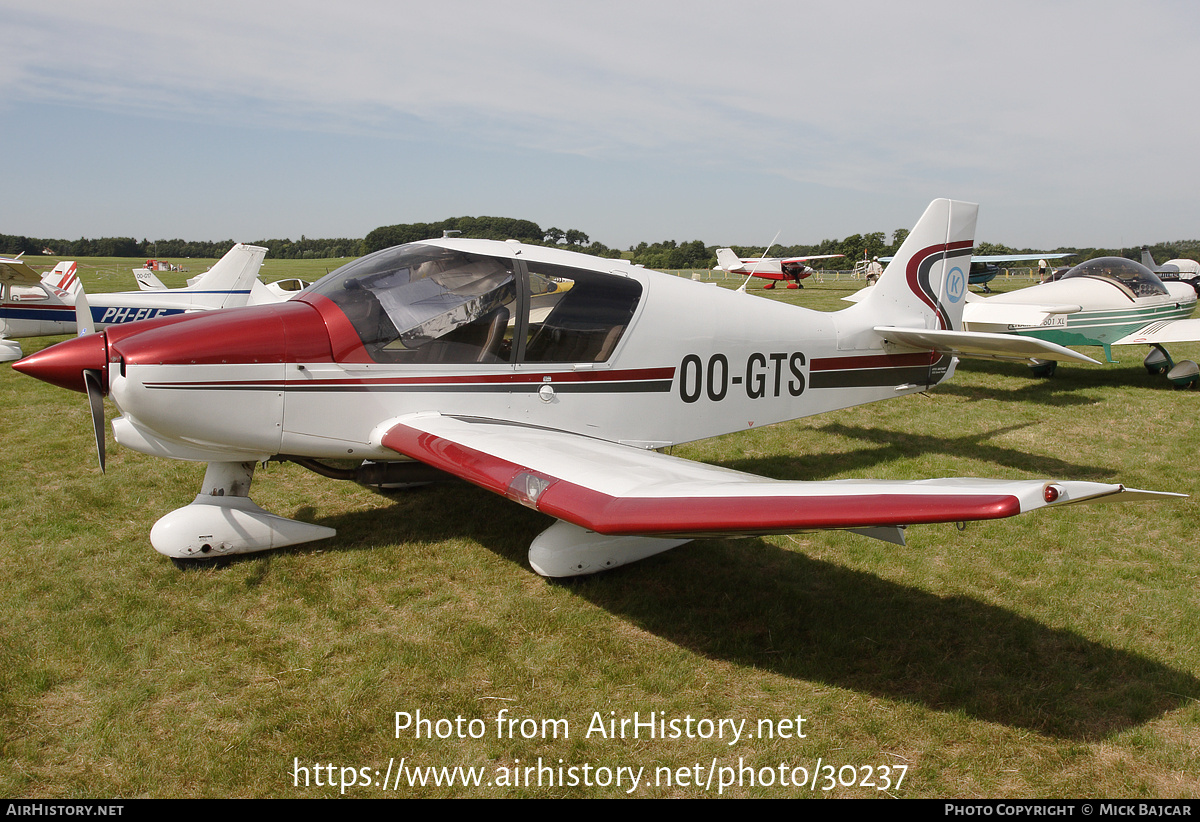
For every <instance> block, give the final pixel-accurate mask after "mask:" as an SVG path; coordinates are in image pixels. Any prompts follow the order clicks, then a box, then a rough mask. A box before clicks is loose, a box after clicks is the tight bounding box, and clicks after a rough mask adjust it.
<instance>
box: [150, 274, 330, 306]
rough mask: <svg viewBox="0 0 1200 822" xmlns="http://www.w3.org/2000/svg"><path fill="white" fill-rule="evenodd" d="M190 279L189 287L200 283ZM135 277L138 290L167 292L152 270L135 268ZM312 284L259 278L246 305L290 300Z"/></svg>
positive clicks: (197, 279)
mask: <svg viewBox="0 0 1200 822" xmlns="http://www.w3.org/2000/svg"><path fill="white" fill-rule="evenodd" d="M203 276H204V275H203V274H201V275H200V276H199V277H192V278H190V279H189V280H188V281H187V283H188V285H195V284H196V283H197V282H199V281H200V277H203ZM133 277H134V279H135V280H137V284H138V288H139V289H140V290H142V291H167V290H169V289H168V288H167V286H166V285H165V284H164V283H163V281H162V280H160V279H159V278H158V277H157V276H156V275H155V273H154V270H153V269H150V268H135V269H134V270H133ZM310 285H312V283H310V282H307V281H305V280H301V279H300V278H299V277H289V278H286V279H282V280H274V281H272V282H269V283H264V282H262V280H260V279H258V278H257V277H256V278H255V279H254V282H253V283H251V285H250V298H249V299H248V300H247V301H246V303H245V304H246V305H269V304H270V303H277V302H280V301H282V300H290V299H291V298H292V297H294V296H296V294H298V293H300V292H301V291H303V290H304V289H306V288H308V287H309V286H310Z"/></svg>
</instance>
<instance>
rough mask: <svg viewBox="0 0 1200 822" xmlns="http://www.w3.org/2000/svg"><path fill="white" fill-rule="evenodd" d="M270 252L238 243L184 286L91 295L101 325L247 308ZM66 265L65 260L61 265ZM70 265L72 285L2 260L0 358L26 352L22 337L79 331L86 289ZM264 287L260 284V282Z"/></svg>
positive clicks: (0, 276) (10, 357)
mask: <svg viewBox="0 0 1200 822" xmlns="http://www.w3.org/2000/svg"><path fill="white" fill-rule="evenodd" d="M266 253H267V250H266V249H265V248H260V247H259V246H253V245H242V244H240V243H239V244H238V245H235V246H234V247H233V248H231V249H230V250H229V251H228V252H227V253H226V254H225V256H224V257H222V258H221V259H220V260H218V261H217V262H216V264H214V265H213V267H212V268H211V269H209V270H208V271H207V272H205V273H204V274H202V275H200V276H199V277H197V278H196V279H195V280H194V281H193V283H192V284H191V285H188V286H187V287H185V288H172V289H167V288H163V289H161V290H157V289H156V290H151V291H145V290H143V291H121V292H116V293H108V294H94V295H92V296H91V297H90V298H89V299H88V304H89V306H90V309H91V314H92V319H93V321H94V323H95V325H96V326H97V327H99V328H102V327H104V326H108V325H119V324H121V323H132V322H136V321H138V320H145V319H149V318H152V317H169V316H173V315H175V314H184V313H188V312H192V311H207V310H210V309H214V308H229V307H232V306H243V305H246V304H247V301H248V300H249V299H250V296H251V291H252V289H253V287H254V284H255V283H256V282H258V269H259V268H260V267H261V266H262V261H263V257H264V255H266ZM62 265H63V264H62V263H60V267H61V266H62ZM67 265H70V266H71V272H72V276H71V278H70V285H69V286H68V287H65V288H64V287H63V286H62V285H55V284H54V283H53V282H48V281H47V279H48V278H49V279H50V280H53V279H54V276H55V272H57V271H59V268H57V267H56V268H55V271H54V272H51V273H50V274H48V275H46V277H45V278H39V277H38V276H37V273H36V272H34V271H33V269H31V268H30V267H29V266H28V265H26V264H25V263H23V262H21V261H20V260H0V361H8V360H15V359H17V358H18V357H20V356H21V344H20V343H19V342H17V339H18V338H21V337H44V336H48V335H51V334H71V333H74V332H75V331H76V324H75V301H76V295H78V294H79V293H80V292H81V291H82V287H81V286H80V284H79V279H78V277H75V276H74V265H75V264H74V263H68V264H67ZM258 284H259V286H260V287H262V284H261V283H258Z"/></svg>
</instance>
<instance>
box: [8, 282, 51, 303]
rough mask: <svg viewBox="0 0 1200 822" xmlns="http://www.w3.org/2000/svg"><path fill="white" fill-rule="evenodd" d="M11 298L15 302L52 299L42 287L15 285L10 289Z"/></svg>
mask: <svg viewBox="0 0 1200 822" xmlns="http://www.w3.org/2000/svg"><path fill="white" fill-rule="evenodd" d="M9 297H10V298H11V299H12V301H13V302H21V303H28V302H38V301H40V300H48V299H50V295H49V294H47V293H46V290H45V289H44V288H43V287H42V286H40V285H14V286H11V287H10V289H9Z"/></svg>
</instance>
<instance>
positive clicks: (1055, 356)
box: [875, 326, 1100, 365]
mask: <svg viewBox="0 0 1200 822" xmlns="http://www.w3.org/2000/svg"><path fill="white" fill-rule="evenodd" d="M875 331H877V332H878V333H879V334H881V335H882V336H883V338H884V339H885V340H887V341H888V342H891V343H895V344H896V345H904V346H908V347H910V348H918V349H921V350H923V351H929V350H930V349H932V350H934V351H938V352H941V353H942V354H950V355H952V356H955V357H971V358H977V359H989V360H1026V361H1031V360H1074V361H1076V362H1086V363H1091V364H1092V365H1100V363H1099V362H1098V361H1096V360H1093V359H1092V358H1091V357H1089V356H1087V355H1086V354H1080V353H1079V352H1077V351H1072V350H1071V349H1069V348H1066V347H1065V346H1061V345H1059V344H1058V343H1052V342H1047V341H1046V340H1039V339H1036V338H1034V337H1021V336H1018V335H1016V334H992V333H989V332H983V331H938V330H935V329H928V328H894V327H890V326H876V327H875Z"/></svg>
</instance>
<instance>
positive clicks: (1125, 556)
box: [0, 261, 1200, 797]
mask: <svg viewBox="0 0 1200 822" xmlns="http://www.w3.org/2000/svg"><path fill="white" fill-rule="evenodd" d="M86 262H87V263H88V264H89V265H90V264H92V263H93V261H86ZM126 262H127V261H120V266H121V269H117V268H116V267H115V264H113V267H112V270H113V272H114V274H113V275H112V277H111V278H110V279H111V281H112V283H113V284H115V285H116V286H117V287H119V288H131V287H132V277H131V276H129V275H127V274H126V275H119V273H117V272H118V271H119V270H123V269H124V268H126V267H128V266H127V265H126ZM273 262H274V261H269V262H268V271H267V278H268V279H274V278H276V277H284V276H303V277H306V278H307V279H315V278H316V277H317V276H319V275H320V274H321V273H323V269H324V267H326V266H328V265H330V262H329V261H305V262H303V263H297V264H289V263H287V262H286V261H278V265H277V266H274V269H273V270H272V263H273ZM305 266H309V268H305ZM198 270H203V269H202V268H199V266H198V265H197V264H196V263H195V262H193V264H192V271H191V272H189V274H191V275H194V274H195V273H196V272H197V271H198ZM83 271H84V277H85V281H86V282H87V284H88V287H89V288H90V289H92V290H112V289H111V288H105V286H106V285H108V282H107V281H105V280H102V279H101V278H100V277H99V276H98V272H99V271H100V269H99V268H89V267H85V268H84V269H83ZM122 276H124V280H123V281H122V280H121V277H122ZM181 279H182V278H180V280H181ZM169 284H172V285H177V284H178V282H170V283H169ZM852 288H853V285H851V284H849V283H846V282H845V281H843V282H841V283H826V284H815V285H810V286H809V287H808V288H806V289H804V290H803V291H794V292H779V293H777V294H776V295H774V296H772V299H787V300H789V301H795V302H798V303H803V304H813V305H816V306H818V307H821V308H827V309H828V308H835V307H837V304H838V298H839V297H841V296H844V294H845V293H848V291H849V290H850V289H852ZM49 342H50V341H49V340H36V341H26V345H25V348H26V351H27V352H30V351H32V350H34V349H36V348H39V347H41V346H42V345H44V344H48V343H49ZM1172 353H1173V354H1174V355H1176V357H1177V358H1178V357H1183V356H1188V357H1191V358H1193V359H1197V358H1200V346H1173V347H1172ZM1125 356H1126V358H1127V359H1128V360H1129V362H1127V363H1122V364H1121V365H1117V366H1112V365H1110V366H1105V367H1096V366H1091V367H1089V366H1076V365H1064V366H1062V367H1061V368H1060V370H1059V374H1058V376H1057V377H1055V378H1054V379H1053V380H1050V381H1044V380H1037V379H1034V378H1032V377H1031V376H1029V374H1028V372H1027V369H1026V368H1025V367H1024V366H1021V365H1007V364H991V363H982V364H980V363H967V364H964V365H961V366H960V368H959V372H958V374H956V376H955V378H954V380H952V381H951V382H950V383H949V384H948V385H945V386H943V387H941V388H939V389H937V390H936V391H934V392H931V393H930V394H928V395H917V396H910V397H905V398H902V399H897V400H894V401H892V402H887V403H879V404H876V405H873V406H866V407H862V408H856V409H849V410H847V411H842V412H836V413H833V414H827V415H823V416H820V417H814V418H809V419H806V420H800V421H797V422H793V423H787V424H783V425H779V426H774V427H771V428H766V429H762V430H754V431H749V432H745V433H742V434H737V435H731V436H728V437H722V438H717V439H714V440H709V441H705V442H701V443H694V444H690V445H687V446H680V447H677V448H676V449H675V453H676V454H677V455H682V456H687V457H691V458H695V459H703V460H707V461H712V462H715V463H719V464H722V465H726V466H729V467H732V468H737V469H740V470H747V471H753V472H757V473H762V474H766V475H770V476H775V477H780V478H786V479H823V478H838V477H882V478H908V477H927V476H957V475H976V476H997V477H1014V478H1018V477H1041V476H1054V477H1063V478H1076V479H1088V480H1100V481H1121V482H1125V483H1126V484H1128V485H1131V486H1134V487H1143V488H1153V489H1159V490H1172V491H1181V492H1184V493H1190V494H1193V495H1195V494H1197V493H1200V480H1198V479H1197V478H1196V475H1195V471H1194V465H1195V463H1196V459H1195V457H1196V434H1197V431H1196V423H1195V418H1196V414H1195V405H1196V403H1197V402H1198V401H1200V398H1198V397H1197V394H1196V393H1195V392H1175V391H1172V390H1170V389H1169V388H1168V387H1167V386H1166V384H1165V382H1163V381H1162V380H1161V379H1159V378H1151V377H1149V376H1147V375H1146V374H1145V373H1144V371H1143V370H1142V369H1141V367H1140V365H1139V362H1140V357H1141V353H1140V352H1133V351H1130V352H1129V353H1128V354H1127V355H1125ZM0 407H3V409H4V411H5V418H6V420H7V421H6V423H5V427H4V444H5V453H6V459H5V461H4V463H3V468H2V471H3V480H4V485H3V487H4V489H5V490H4V493H3V495H0V512H2V514H3V522H4V524H5V526H6V527H5V529H4V532H3V534H0V576H2V578H3V579H4V580H5V584H4V586H3V592H4V593H3V596H2V597H0V638H2V640H0V735H2V737H3V746H4V747H3V756H2V758H0V794H2V795H4V796H6V797H15V796H37V797H79V796H104V797H108V796H112V797H136V796H299V797H308V796H333V795H337V794H338V793H339V790H338V789H337V788H330V787H316V786H315V785H310V786H309V787H304V786H303V785H301V786H299V787H297V786H295V785H294V784H293V782H294V779H293V775H292V773H293V763H294V761H295V759H297V758H298V759H299V761H300V763H301V764H302V765H306V766H310V767H311V766H312V765H314V764H316V763H318V762H319V763H332V764H334V765H335V766H336V767H337V768H340V767H342V766H346V767H355V768H364V767H367V768H369V769H376V768H377V769H379V770H380V772H381V773H382V772H383V771H385V770H386V768H387V767H388V763H389V761H390V760H393V761H394V764H398V763H399V761H400V759H401V758H402V757H404V758H406V763H407V764H408V765H409V766H413V765H421V766H424V765H433V766H443V765H444V766H451V767H453V766H456V765H463V766H473V767H484V768H486V769H487V776H486V778H485V782H486V780H487V779H493V778H494V776H495V772H496V769H497V768H499V767H502V766H503V767H512V766H526V765H531V764H536V763H537V760H538V758H539V757H541V758H542V759H543V760H544V761H545V762H547V763H550V764H553V765H555V766H557V765H558V764H559V760H562V764H563V766H564V767H567V766H572V765H574V766H582V765H583V764H585V763H591V764H592V766H593V767H596V766H608V767H614V768H615V767H616V766H618V765H620V766H631V767H634V768H637V767H644V768H645V769H646V771H645V775H644V777H643V782H644V781H645V779H647V778H652V777H653V776H654V771H655V768H657V767H665V766H670V768H671V769H672V770H673V771H674V769H678V768H689V769H694V767H695V765H696V764H697V763H700V764H701V765H702V766H703V767H705V768H707V767H708V766H710V765H711V764H712V763H713V762H714V761H715V762H716V764H717V765H718V766H726V767H734V768H736V767H737V766H738V765H739V762H741V763H743V764H746V765H751V766H753V767H754V768H755V769H756V770H757V769H759V768H774V769H775V773H776V774H777V773H778V766H779V764H780V763H788V764H789V766H791V767H796V766H804V767H807V768H809V769H810V771H811V770H812V769H813V768H814V767H815V766H816V764H817V762H818V759H819V760H820V761H821V763H823V764H830V763H832V764H834V765H836V766H838V767H840V766H843V765H853V766H857V767H858V768H859V769H860V772H861V769H862V768H863V767H864V766H877V765H884V764H887V765H891V766H896V765H906V766H908V771H907V774H906V776H905V779H904V781H903V783H902V784H901V786H900V788H899V789H895V788H894V787H893V788H892V790H890V791H887V792H881V791H878V790H876V789H874V788H870V787H846V786H841V785H839V786H835V787H834V788H833V789H832V790H824V789H823V788H825V787H827V783H826V781H825V780H824V779H822V780H821V781H820V784H819V786H818V788H817V789H816V790H813V789H811V788H797V787H792V786H787V787H784V786H780V785H779V784H778V783H776V784H774V785H771V786H768V787H763V786H758V785H755V786H749V785H745V784H743V785H741V786H734V787H732V788H728V789H726V791H725V794H724V795H732V796H827V795H832V796H875V795H880V794H881V793H886V794H887V795H894V796H901V797H929V796H949V795H953V796H960V797H970V796H988V797H1030V796H1042V797H1064V796H1066V797H1070V796H1113V797H1117V796H1182V797H1186V796H1195V795H1196V794H1197V793H1198V792H1200V777H1198V776H1197V773H1200V768H1198V767H1197V766H1198V765H1200V761H1198V760H1200V756H1198V754H1197V729H1198V727H1200V712H1198V710H1197V701H1196V700H1197V697H1200V651H1198V650H1197V649H1198V647H1200V618H1198V617H1197V613H1198V608H1197V605H1198V602H1197V598H1198V597H1197V590H1198V585H1197V582H1198V579H1197V576H1198V572H1197V570H1196V563H1197V549H1196V544H1197V532H1198V530H1200V526H1198V525H1197V513H1198V511H1197V503H1196V501H1195V500H1196V497H1195V496H1193V497H1192V498H1190V499H1188V500H1180V501H1167V502H1159V503H1131V504H1124V505H1115V504H1100V505H1081V506H1074V507H1070V508H1063V509H1059V510H1056V511H1043V512H1038V513H1034V514H1031V515H1027V516H1024V517H1019V518H1016V519H1010V520H1003V521H999V522H992V523H974V524H970V525H969V526H968V527H967V528H966V529H965V530H964V531H962V532H959V531H958V530H957V529H955V528H954V527H953V526H937V527H935V526H926V527H918V528H913V529H910V531H909V533H908V539H909V545H908V547H906V548H899V547H896V546H892V545H887V544H884V543H881V542H876V541H873V540H869V539H866V538H863V537H858V536H855V535H851V534H841V533H829V534H808V535H800V536H794V537H775V538H768V539H744V540H703V541H697V542H694V543H691V544H689V545H687V546H684V547H682V548H679V549H676V550H674V551H671V552H668V553H666V554H663V555H661V556H659V557H656V558H653V559H650V560H647V561H645V562H642V563H638V564H635V565H632V566H629V567H627V568H623V569H620V570H618V571H615V572H611V573H608V574H602V575H598V576H595V577H589V578H584V579H580V580H577V581H574V582H568V583H550V582H547V581H545V580H543V579H541V578H539V577H538V576H537V575H536V574H534V573H533V572H532V571H531V570H530V569H529V567H528V565H527V564H526V561H525V553H526V550H527V546H528V543H529V541H530V540H531V539H532V538H533V537H534V536H535V535H536V534H537V533H538V532H539V531H540V530H541V529H542V528H544V527H545V526H546V525H547V524H548V520H547V519H546V518H545V517H543V516H541V515H539V514H537V513H534V512H531V511H528V510H527V509H524V508H522V507H520V506H516V505H513V504H512V503H511V502H508V501H506V500H503V499H501V498H499V497H495V496H493V495H490V494H488V493H486V492H483V491H481V490H478V489H475V488H473V487H470V486H465V485H443V486H431V487H428V488H424V489H418V490H415V491H410V492H407V493H403V494H396V495H391V496H387V495H380V494H376V493H373V492H371V491H368V490H365V489H362V488H358V487H357V486H353V485H350V484H346V483H337V482H333V481H331V480H327V479H323V478H320V477H317V476H315V475H312V474H309V473H307V472H305V471H303V470H302V469H299V468H297V467H296V466H292V465H282V466H281V465H272V466H269V467H268V468H267V469H265V470H262V471H260V472H259V473H258V475H257V477H256V480H255V486H254V490H253V496H254V498H255V499H256V501H257V502H259V504H261V505H262V506H263V507H265V508H267V509H268V510H272V511H275V512H277V513H279V514H282V515H285V516H293V517H298V518H302V519H306V520H309V521H314V522H319V523H321V524H325V525H329V526H332V527H335V528H337V529H338V536H337V538H336V539H334V540H330V541H327V542H323V543H314V544H312V545H309V546H303V547H299V548H296V549H293V550H282V551H276V552H272V553H268V554H263V555H259V556H251V557H247V558H244V559H240V560H236V561H233V562H230V563H229V564H227V565H225V566H223V567H217V568H210V569H204V570H199V571H193V572H186V573H185V572H180V571H178V570H176V569H175V568H174V566H172V565H171V564H170V562H169V561H167V560H166V559H164V558H163V557H160V556H159V555H158V554H156V553H155V552H154V551H153V550H152V549H151V548H150V545H149V540H148V533H149V530H150V526H151V525H152V524H153V522H154V521H155V520H156V519H157V518H158V517H159V516H161V515H162V514H164V513H166V512H167V511H170V510H172V509H173V508H175V507H178V506H180V505H183V504H186V503H187V502H189V501H190V500H191V498H192V496H193V495H194V494H195V493H196V490H197V488H198V486H199V482H200V477H201V475H202V472H203V467H202V466H197V465H191V464H185V463H178V462H171V461H166V460H156V459H153V458H151V457H147V456H144V455H141V454H136V453H133V452H130V451H126V450H124V449H121V448H118V447H116V446H115V444H114V443H112V441H111V433H110V434H109V437H110V440H109V463H108V471H107V473H106V474H100V472H99V469H98V468H97V467H96V464H95V455H94V453H93V446H92V443H91V442H90V437H91V433H90V425H89V421H88V412H87V409H86V403H85V402H84V400H83V398H82V396H80V395H75V394H70V393H68V392H64V391H61V390H58V389H54V388H51V387H49V386H46V385H43V384H42V383H38V382H36V381H34V380H30V379H28V378H26V377H23V376H21V375H19V374H16V373H14V372H12V371H11V369H10V368H9V367H7V366H3V367H0ZM113 410H114V409H112V407H111V406H110V409H109V411H110V415H111V414H112V413H113ZM501 708H505V709H507V710H508V712H509V714H508V715H509V716H512V717H517V718H532V719H536V720H539V721H540V720H544V719H566V720H567V721H568V722H569V731H570V737H569V738H566V739H564V738H557V739H555V738H531V739H524V738H521V736H520V735H519V734H517V735H516V738H497V735H496V733H495V718H496V715H497V712H498V711H499V710H500V709H501ZM417 710H420V711H421V713H422V716H424V717H427V718H432V719H435V720H436V719H438V718H450V719H453V718H455V717H456V716H460V715H461V716H462V717H464V718H468V719H470V718H478V719H482V720H485V721H486V722H487V730H488V733H487V735H486V737H485V738H482V739H469V738H468V739H459V738H457V737H452V738H449V739H419V740H417V739H414V738H413V737H412V735H411V733H402V734H401V735H400V738H397V737H396V734H395V732H394V715H395V712H397V711H403V712H415V711H417ZM610 711H611V712H615V713H613V714H610V713H609V712H610ZM635 711H637V712H640V714H641V716H642V718H645V716H646V714H647V713H649V712H650V711H655V712H659V713H665V714H666V715H667V716H668V717H669V718H680V719H683V718H684V717H687V716H689V715H690V716H691V717H693V718H701V717H704V718H711V719H734V720H741V719H745V720H747V726H748V727H751V728H753V727H754V726H755V725H756V723H757V722H758V720H760V719H770V720H778V719H783V718H789V717H790V718H795V717H796V715H798V714H799V715H802V716H803V717H804V718H805V720H806V721H805V723H804V726H803V730H804V731H805V733H806V737H805V738H803V739H774V740H768V739H758V738H754V739H746V738H743V739H741V740H740V741H739V742H738V743H737V744H733V745H730V744H728V743H729V740H728V739H710V740H704V739H666V740H663V739H646V738H644V736H643V738H640V739H629V738H626V739H604V738H602V737H600V736H598V735H597V734H594V733H593V734H592V735H591V736H590V737H587V736H585V732H586V730H587V728H588V725H589V722H590V720H591V719H592V716H593V713H594V712H599V713H600V714H601V716H602V717H603V718H610V717H616V718H618V719H619V718H630V717H632V715H633V712H635ZM339 773H340V772H339ZM844 773H848V772H844ZM310 774H311V771H310ZM534 780H535V784H533V785H531V786H526V785H521V786H517V787H501V786H495V785H492V786H488V785H486V784H485V785H483V786H481V787H479V788H470V789H467V788H463V787H461V786H458V787H448V786H440V787H434V786H432V785H430V786H427V787H425V788H405V789H403V790H400V791H395V790H387V791H385V790H384V789H383V788H381V787H377V786H372V787H353V788H349V789H348V790H347V791H346V794H347V795H350V796H370V797H376V796H386V795H397V796H620V795H624V787H625V786H622V787H620V788H618V787H616V786H608V787H584V786H579V787H565V788H564V787H559V786H554V787H547V786H544V785H543V786H541V787H539V786H538V785H537V784H536V774H535V775H534ZM716 792H717V791H716V782H715V781H714V783H713V786H712V788H711V789H708V790H706V789H704V788H700V787H692V786H679V785H678V784H672V785H671V786H669V787H668V786H664V785H659V786H655V785H653V784H652V785H650V786H646V785H645V784H643V785H642V787H640V788H639V789H638V791H637V792H636V794H635V795H638V796H705V795H715V794H716Z"/></svg>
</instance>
